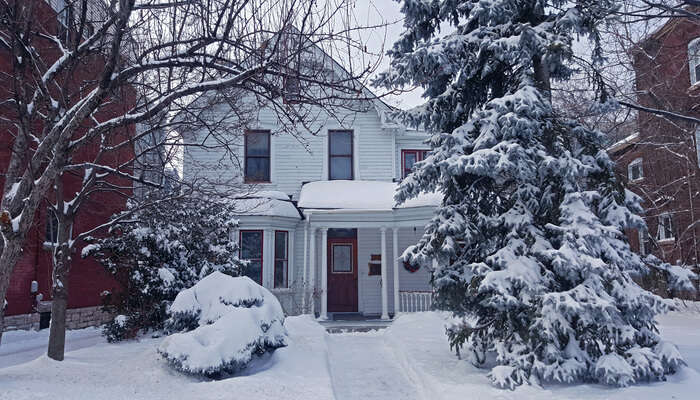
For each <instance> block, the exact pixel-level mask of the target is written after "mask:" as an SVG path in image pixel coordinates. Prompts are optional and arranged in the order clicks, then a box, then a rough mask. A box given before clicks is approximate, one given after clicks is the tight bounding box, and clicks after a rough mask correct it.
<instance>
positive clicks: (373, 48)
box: [354, 0, 424, 109]
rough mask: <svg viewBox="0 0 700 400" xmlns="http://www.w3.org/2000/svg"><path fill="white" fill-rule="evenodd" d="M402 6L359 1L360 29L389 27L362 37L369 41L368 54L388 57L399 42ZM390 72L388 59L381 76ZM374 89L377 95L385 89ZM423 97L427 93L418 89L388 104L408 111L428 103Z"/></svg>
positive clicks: (374, 0) (392, 2)
mask: <svg viewBox="0 0 700 400" xmlns="http://www.w3.org/2000/svg"><path fill="white" fill-rule="evenodd" d="M400 6H401V5H400V4H399V3H397V2H396V1H395V0H355V10H354V12H355V17H356V18H357V23H358V24H359V25H364V26H367V25H380V24H382V23H387V24H388V25H387V26H386V27H385V28H381V29H375V30H374V31H372V32H367V33H365V34H363V35H362V36H363V37H364V38H366V42H367V51H368V52H371V53H376V54H381V53H386V51H387V50H388V49H390V48H391V47H392V46H393V44H394V42H395V41H396V39H398V38H399V36H400V35H401V32H403V14H401V11H400ZM388 68H389V57H387V56H384V57H383V58H382V60H381V64H380V65H379V68H378V69H377V72H379V71H383V70H386V69H388ZM371 89H372V91H374V92H375V93H377V94H381V93H382V90H381V89H377V88H371ZM422 93H423V91H422V90H421V89H420V88H418V89H414V90H413V91H411V92H409V93H403V94H401V95H399V96H387V97H385V98H384V100H385V101H386V102H387V103H389V104H391V105H394V106H397V107H400V108H404V109H406V108H411V107H415V106H417V105H420V104H422V103H423V102H424V100H423V98H422V97H421V94H422Z"/></svg>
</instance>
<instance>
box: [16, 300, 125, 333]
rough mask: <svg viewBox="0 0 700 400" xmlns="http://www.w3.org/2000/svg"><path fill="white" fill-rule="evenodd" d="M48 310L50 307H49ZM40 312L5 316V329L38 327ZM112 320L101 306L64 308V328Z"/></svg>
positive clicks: (92, 324) (74, 327)
mask: <svg viewBox="0 0 700 400" xmlns="http://www.w3.org/2000/svg"><path fill="white" fill-rule="evenodd" d="M49 310H50V308H49ZM40 320H41V314H40V313H38V312H36V313H31V314H19V315H9V316H5V331H14V330H18V329H25V330H26V329H34V330H38V329H39V321H40ZM111 320H112V315H110V314H109V313H106V312H104V311H102V307H101V306H94V307H83V308H69V309H68V310H66V328H68V329H81V328H87V327H88V326H98V325H102V324H104V323H106V322H109V321H111Z"/></svg>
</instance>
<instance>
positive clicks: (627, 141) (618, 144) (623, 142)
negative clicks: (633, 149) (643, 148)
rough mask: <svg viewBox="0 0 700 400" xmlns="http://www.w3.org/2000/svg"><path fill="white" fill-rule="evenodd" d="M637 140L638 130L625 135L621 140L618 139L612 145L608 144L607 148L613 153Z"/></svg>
mask: <svg viewBox="0 0 700 400" xmlns="http://www.w3.org/2000/svg"><path fill="white" fill-rule="evenodd" d="M637 141H639V132H635V133H633V134H631V135H629V136H626V137H625V138H623V139H622V140H619V141H617V142H615V143H613V144H612V145H610V146H609V147H608V149H607V150H608V152H609V153H614V152H616V151H618V150H622V149H624V148H625V147H627V145H630V144H632V143H636V142H637Z"/></svg>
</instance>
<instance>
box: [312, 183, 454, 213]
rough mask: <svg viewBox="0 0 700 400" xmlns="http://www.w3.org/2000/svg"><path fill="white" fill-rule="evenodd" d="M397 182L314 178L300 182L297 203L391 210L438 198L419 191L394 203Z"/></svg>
mask: <svg viewBox="0 0 700 400" xmlns="http://www.w3.org/2000/svg"><path fill="white" fill-rule="evenodd" d="M397 187H398V184H397V183H395V182H380V181H345V180H335V181H317V182H310V183H307V184H305V185H304V186H302V188H301V193H300V195H299V207H302V208H318V209H335V208H345V209H353V210H391V209H393V208H411V207H424V206H437V205H439V204H440V202H441V201H442V195H441V194H439V193H422V194H421V195H420V196H418V197H416V198H414V199H410V200H407V201H406V202H405V203H404V204H401V205H400V206H396V201H395V200H394V195H395V194H396V189H397Z"/></svg>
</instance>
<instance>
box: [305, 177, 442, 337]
mask: <svg viewBox="0 0 700 400" xmlns="http://www.w3.org/2000/svg"><path fill="white" fill-rule="evenodd" d="M319 186H320V187H319ZM395 188H396V184H395V183H392V182H362V181H341V182H338V181H333V182H312V183H310V184H307V185H305V186H304V187H303V188H302V192H301V195H300V200H299V207H300V208H302V210H303V214H304V217H305V218H304V222H303V224H304V226H303V234H304V239H303V242H304V249H303V251H304V257H303V259H304V263H303V267H302V269H303V276H302V283H303V284H302V285H301V286H302V287H303V288H304V293H303V294H302V308H303V309H304V310H307V311H310V313H312V314H315V315H318V318H319V320H320V321H328V323H327V324H325V323H324V325H326V326H327V329H329V330H339V329H353V330H357V329H359V328H361V329H367V330H371V329H374V328H375V327H379V328H381V327H386V326H387V324H386V321H390V317H391V316H395V315H396V314H397V313H401V312H414V311H427V310H429V309H430V308H431V305H432V304H431V299H432V296H431V292H430V285H429V276H430V273H429V270H430V269H431V268H432V267H433V265H416V266H411V265H405V264H404V262H403V261H402V260H401V259H400V257H401V255H402V254H403V252H404V251H405V250H406V248H407V247H409V246H410V245H413V244H415V243H416V242H417V241H418V239H419V238H420V237H421V236H422V234H423V232H424V229H425V225H426V223H427V222H428V221H429V220H430V218H431V217H432V215H433V210H434V207H435V205H434V204H435V203H436V202H437V201H439V200H438V199H437V198H436V196H434V195H433V196H432V197H430V198H429V199H428V200H426V199H420V198H419V199H414V200H413V201H412V203H409V204H405V205H402V206H399V207H395V206H394V202H393V194H394V191H395ZM309 189H311V190H309ZM331 193H332V194H331ZM358 194H361V196H363V197H362V198H361V199H360V198H358ZM334 207H342V208H334ZM350 316H352V317H350ZM358 320H361V321H358ZM382 321H383V322H382Z"/></svg>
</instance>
